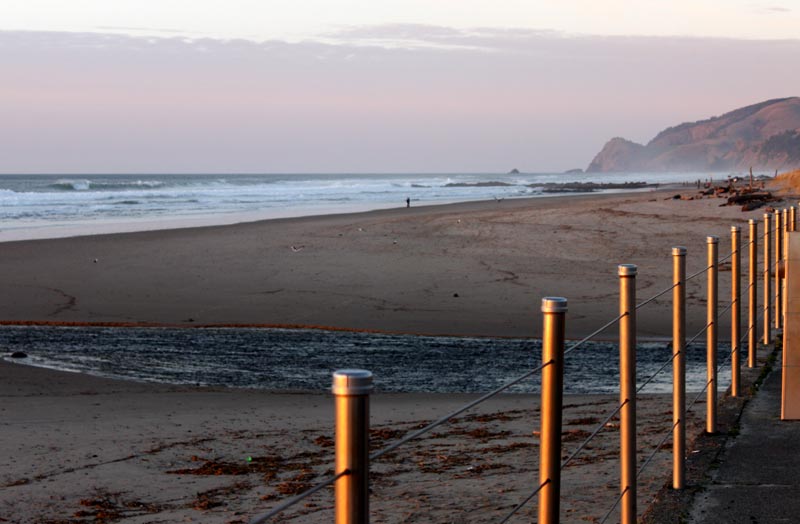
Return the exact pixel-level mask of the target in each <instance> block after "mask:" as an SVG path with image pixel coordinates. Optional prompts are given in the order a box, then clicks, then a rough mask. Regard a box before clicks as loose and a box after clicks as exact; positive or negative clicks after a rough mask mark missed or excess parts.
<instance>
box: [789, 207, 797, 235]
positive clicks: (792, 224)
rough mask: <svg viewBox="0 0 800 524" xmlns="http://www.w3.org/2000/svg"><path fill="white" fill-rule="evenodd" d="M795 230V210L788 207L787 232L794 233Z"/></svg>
mask: <svg viewBox="0 0 800 524" xmlns="http://www.w3.org/2000/svg"><path fill="white" fill-rule="evenodd" d="M796 230H797V210H796V209H795V207H794V206H790V207H789V232H791V233H794V232H795V231H796Z"/></svg>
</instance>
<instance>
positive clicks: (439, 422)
mask: <svg viewBox="0 0 800 524" xmlns="http://www.w3.org/2000/svg"><path fill="white" fill-rule="evenodd" d="M552 363H553V361H552V360H550V361H548V362H545V363H544V364H541V365H540V366H538V367H536V368H535V369H533V370H532V371H528V372H527V373H525V374H524V375H522V376H520V377H517V378H515V379H514V380H512V381H511V382H507V383H506V384H504V385H502V386H500V387H499V388H496V389H494V390H492V391H490V392H489V393H486V394H485V395H483V396H481V397H480V398H477V399H475V400H473V401H472V402H468V403H467V404H464V405H463V406H461V407H460V408H458V409H456V410H455V411H452V412H450V413H448V414H447V415H444V416H443V417H440V418H438V419H436V420H435V421H433V422H431V423H430V424H428V425H427V426H425V427H424V428H421V429H418V430H417V431H414V432H412V433H409V434H408V435H406V436H404V437H403V438H401V439H400V440H397V441H396V442H394V443H392V444H390V445H389V446H386V447H385V448H383V449H381V450H378V451H376V452H375V453H372V454H371V455H370V456H369V459H370V461H372V460H376V459H379V458H380V457H382V456H383V455H385V454H387V453H389V452H391V451H394V450H395V449H397V448H399V447H400V446H402V445H403V444H405V443H406V442H409V441H411V440H414V439H416V438H419V437H421V436H422V435H424V434H425V433H428V432H429V431H431V430H432V429H434V428H436V427H438V426H441V425H442V424H444V423H445V422H447V421H448V420H450V419H452V418H453V417H455V416H457V415H460V414H461V413H463V412H465V411H467V410H468V409H470V408H472V407H475V406H477V405H478V404H480V403H481V402H484V401H486V400H489V399H490V398H492V397H494V396H495V395H498V394H500V393H502V392H503V391H505V390H507V389H508V388H510V387H511V386H513V385H515V384H517V383H519V382H522V381H523V380H525V379H526V378H528V377H530V376H532V375H533V374H535V373H538V372H539V371H541V370H542V369H544V368H545V367H546V366H549V365H550V364H552Z"/></svg>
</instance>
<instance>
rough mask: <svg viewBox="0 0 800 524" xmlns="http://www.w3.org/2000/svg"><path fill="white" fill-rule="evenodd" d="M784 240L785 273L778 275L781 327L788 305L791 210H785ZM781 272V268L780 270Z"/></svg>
mask: <svg viewBox="0 0 800 524" xmlns="http://www.w3.org/2000/svg"><path fill="white" fill-rule="evenodd" d="M781 236H782V237H783V238H782V240H781V242H782V244H783V246H782V247H783V252H782V253H781V260H782V261H783V265H782V269H783V271H779V274H778V278H779V280H778V282H780V285H781V312H782V313H781V315H782V316H781V327H784V326H785V325H786V309H787V306H788V304H787V303H786V260H787V259H788V258H789V210H788V209H784V210H783V232H782V235H781ZM778 269H779V270H780V269H781V267H779V268H778Z"/></svg>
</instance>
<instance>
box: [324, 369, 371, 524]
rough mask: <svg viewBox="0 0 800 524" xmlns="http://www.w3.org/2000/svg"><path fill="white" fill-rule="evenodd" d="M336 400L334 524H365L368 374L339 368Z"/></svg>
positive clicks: (359, 370)
mask: <svg viewBox="0 0 800 524" xmlns="http://www.w3.org/2000/svg"><path fill="white" fill-rule="evenodd" d="M332 390H333V395H334V397H335V399H336V473H337V474H339V473H342V472H343V471H347V472H348V473H347V474H346V475H342V476H341V477H340V478H339V479H338V480H337V481H336V485H335V495H336V524H367V523H368V522H369V393H370V391H371V390H372V373H370V372H369V371H366V370H363V369H342V370H339V371H336V372H334V374H333V388H332Z"/></svg>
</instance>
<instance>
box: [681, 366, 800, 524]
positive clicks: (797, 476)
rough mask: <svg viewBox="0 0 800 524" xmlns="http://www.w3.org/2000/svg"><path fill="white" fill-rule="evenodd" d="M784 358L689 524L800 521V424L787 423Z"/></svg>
mask: <svg viewBox="0 0 800 524" xmlns="http://www.w3.org/2000/svg"><path fill="white" fill-rule="evenodd" d="M780 360H781V356H780V355H778V359H777V362H776V363H775V368H774V370H773V371H772V373H770V375H769V376H768V377H767V378H766V380H765V381H764V384H763V386H762V388H761V389H760V390H759V392H758V394H756V396H755V397H754V398H753V399H752V400H751V401H750V402H749V403H748V405H747V406H746V407H745V409H744V412H743V414H742V418H741V430H740V434H739V435H738V436H737V437H736V438H734V439H732V440H731V441H730V443H729V444H728V446H727V449H725V450H724V451H723V453H722V454H721V456H720V465H719V468H718V469H717V470H715V471H713V472H712V473H711V477H712V481H711V483H710V484H709V485H708V486H707V489H706V490H705V491H703V492H701V493H699V494H697V496H696V498H695V501H694V504H693V507H692V510H691V513H690V518H689V522H690V523H695V524H716V523H720V524H722V523H725V524H737V523H745V524H768V523H769V524H771V523H782V522H800V421H781V420H780V402H781V366H780Z"/></svg>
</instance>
